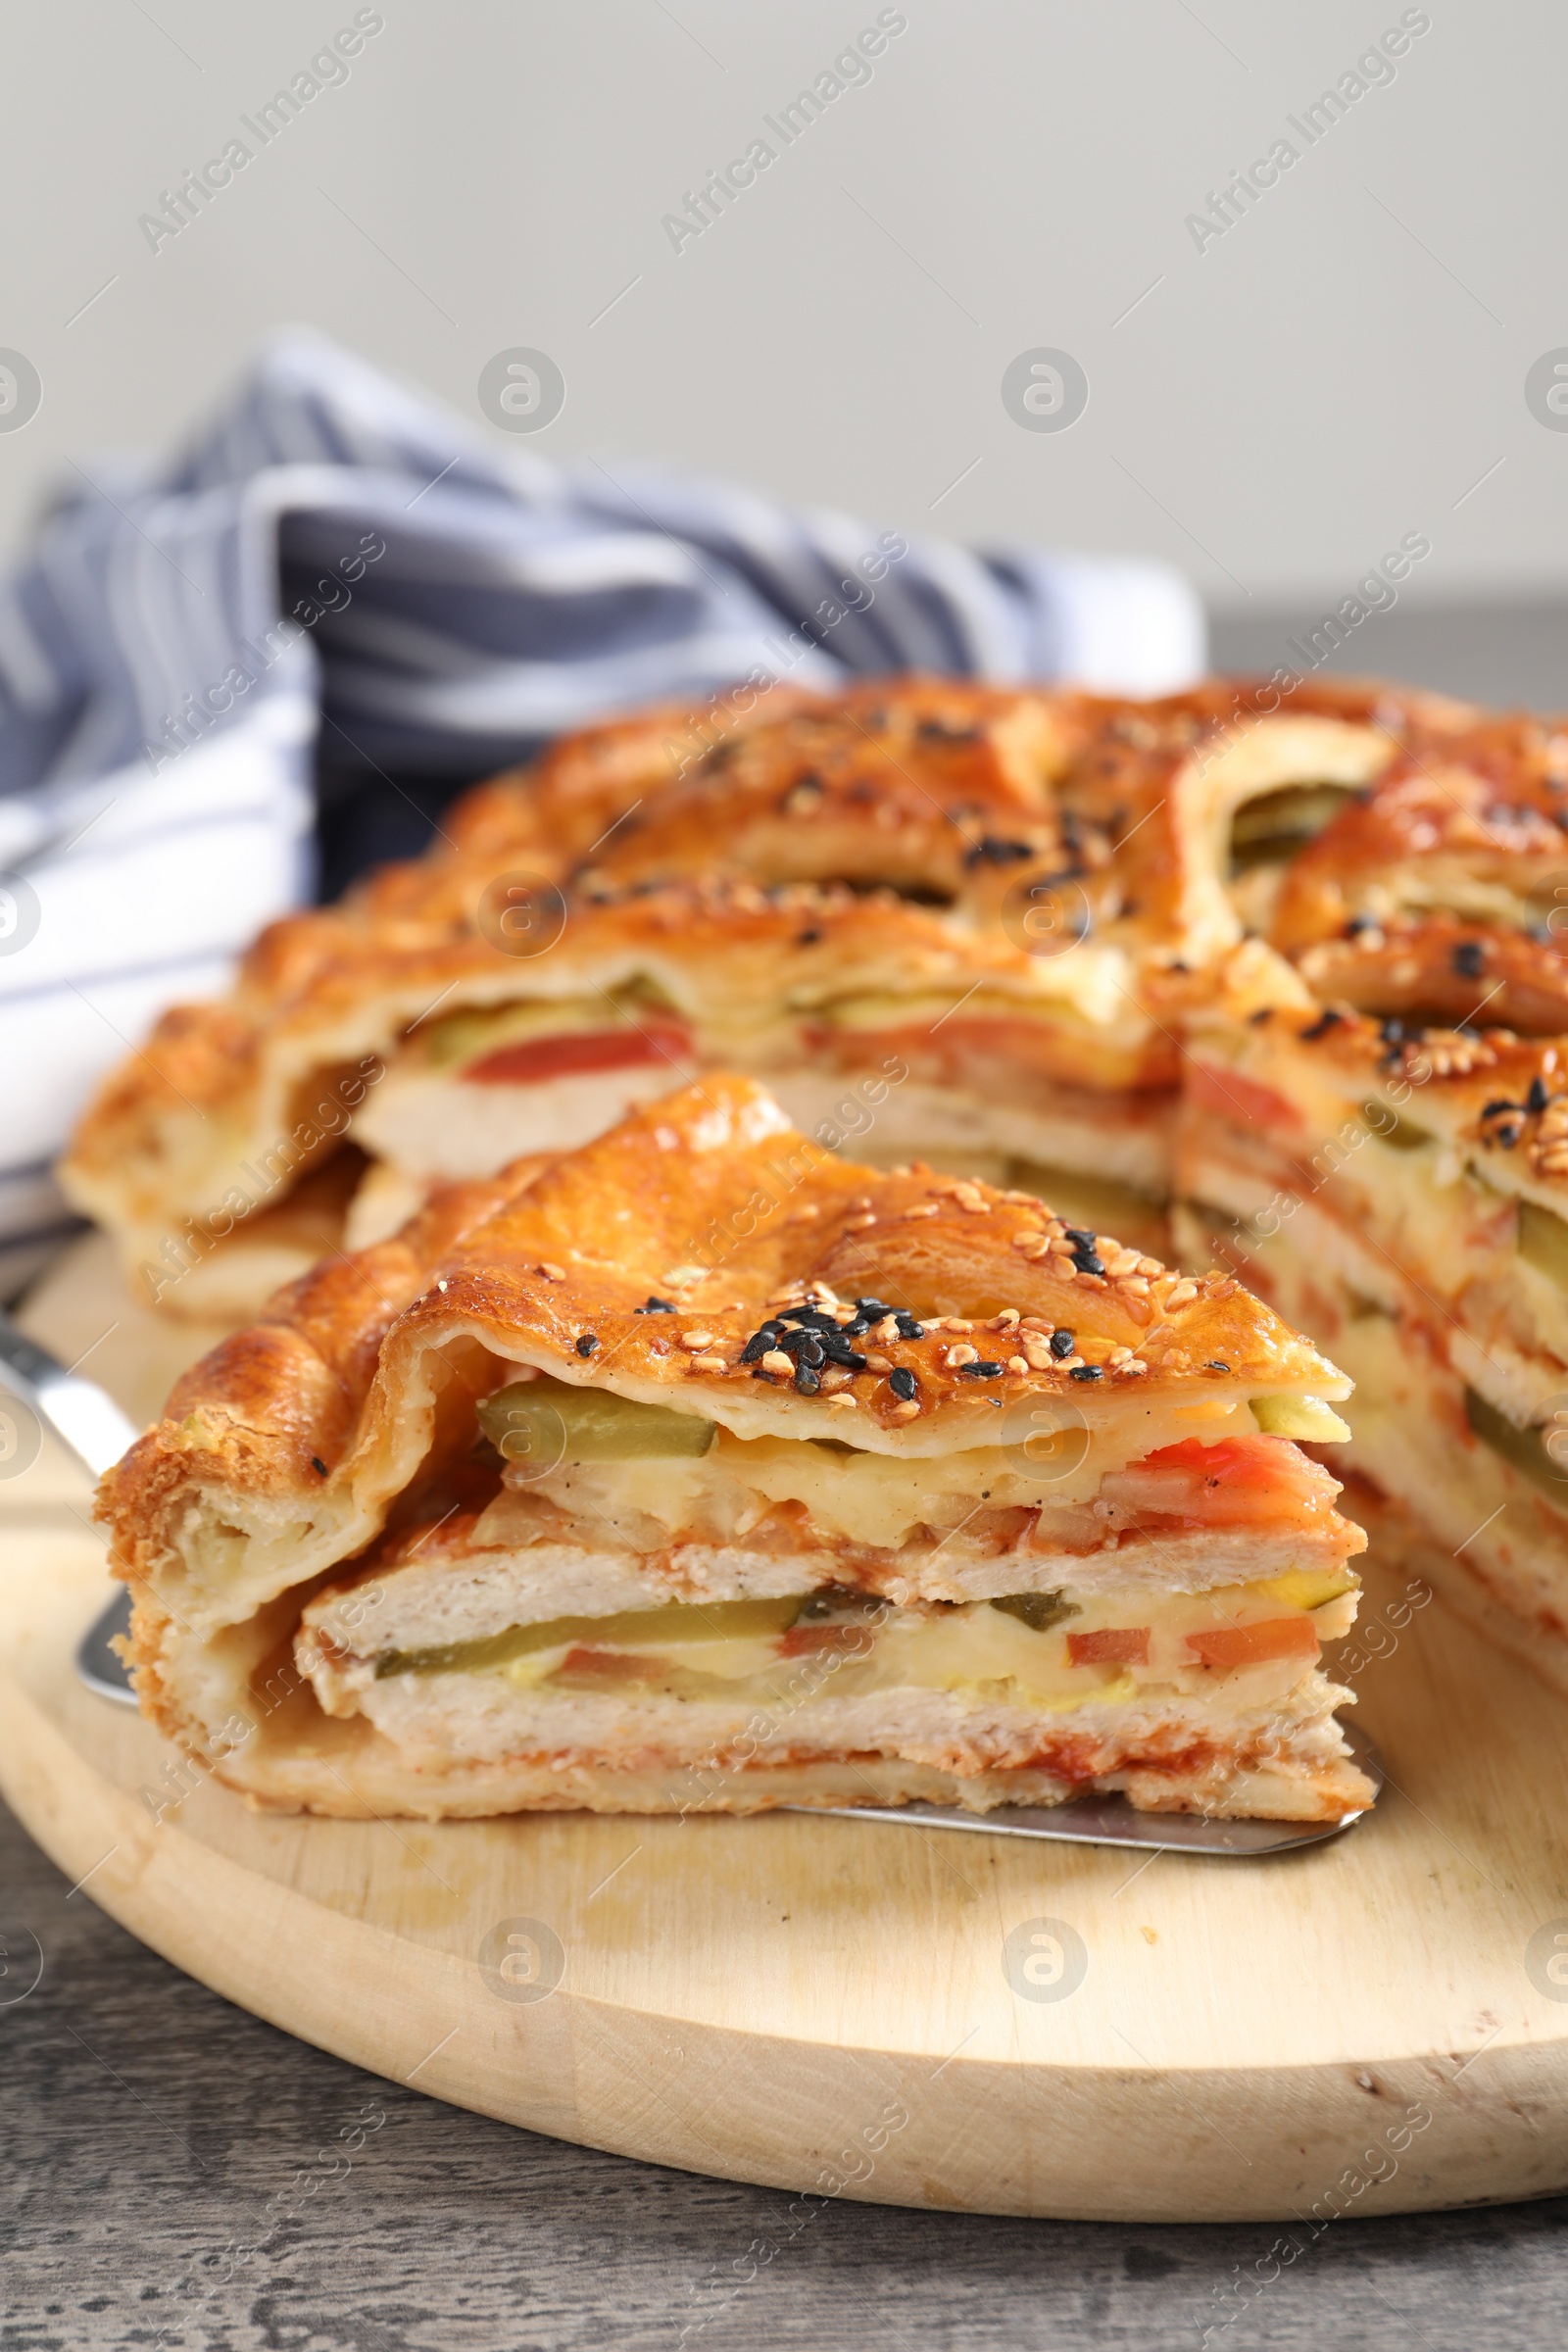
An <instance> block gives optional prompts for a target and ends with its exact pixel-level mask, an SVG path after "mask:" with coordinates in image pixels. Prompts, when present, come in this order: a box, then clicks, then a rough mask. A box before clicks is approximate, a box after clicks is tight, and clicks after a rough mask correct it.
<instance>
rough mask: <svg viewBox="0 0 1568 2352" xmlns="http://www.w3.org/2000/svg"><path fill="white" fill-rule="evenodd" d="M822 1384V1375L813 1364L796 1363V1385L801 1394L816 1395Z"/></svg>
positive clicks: (804, 1395) (805, 1395)
mask: <svg viewBox="0 0 1568 2352" xmlns="http://www.w3.org/2000/svg"><path fill="white" fill-rule="evenodd" d="M821 1386H822V1375H821V1373H820V1372H818V1371H817V1369H816V1367H815V1366H814V1365H813V1364H797V1365H796V1367H795V1387H796V1390H797V1393H798V1394H799V1395H800V1396H802V1397H814V1396H815V1395H816V1392H817V1390H818V1389H819V1388H820V1387H821Z"/></svg>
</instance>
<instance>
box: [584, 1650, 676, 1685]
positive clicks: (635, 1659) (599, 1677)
mask: <svg viewBox="0 0 1568 2352" xmlns="http://www.w3.org/2000/svg"><path fill="white" fill-rule="evenodd" d="M556 1672H557V1674H558V1676H559V1677H560V1678H561V1679H562V1680H563V1681H565V1680H567V1679H568V1678H569V1679H572V1680H579V1679H580V1680H581V1681H583V1682H595V1683H649V1682H657V1681H658V1680H659V1679H660V1677H661V1676H662V1675H665V1674H667V1673H668V1672H669V1660H668V1659H667V1658H661V1657H657V1656H655V1655H654V1653H653V1652H652V1651H649V1650H639V1651H637V1652H636V1654H635V1655H633V1654H632V1653H631V1652H629V1651H627V1650H619V1649H583V1648H576V1649H568V1650H567V1652H566V1654H565V1656H564V1658H563V1659H562V1661H561V1664H560V1666H559V1667H558V1668H557V1669H556Z"/></svg>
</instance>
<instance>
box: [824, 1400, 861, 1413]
mask: <svg viewBox="0 0 1568 2352" xmlns="http://www.w3.org/2000/svg"><path fill="white" fill-rule="evenodd" d="M828 1402H829V1404H836V1405H838V1406H840V1407H843V1406H844V1405H846V1404H847V1405H848V1406H849V1408H850V1410H851V1411H852V1412H855V1411H858V1406H857V1404H856V1401H855V1398H854V1397H829V1398H828Z"/></svg>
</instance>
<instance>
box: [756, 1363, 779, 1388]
mask: <svg viewBox="0 0 1568 2352" xmlns="http://www.w3.org/2000/svg"><path fill="white" fill-rule="evenodd" d="M752 1378H753V1379H754V1380H765V1381H766V1383H767V1385H768V1387H769V1388H770V1389H776V1388H777V1387H778V1382H779V1376H778V1374H777V1373H776V1372H764V1371H763V1370H762V1367H761V1365H760V1364H754V1365H753V1366H752Z"/></svg>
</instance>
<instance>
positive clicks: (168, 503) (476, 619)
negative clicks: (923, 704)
mask: <svg viewBox="0 0 1568 2352" xmlns="http://www.w3.org/2000/svg"><path fill="white" fill-rule="evenodd" d="M1203 650H1204V641H1203V622H1202V616H1201V610H1200V608H1199V605H1198V602H1197V599H1196V597H1195V596H1194V594H1193V591H1192V590H1191V588H1190V587H1189V586H1188V584H1187V583H1186V581H1185V580H1183V579H1182V578H1181V577H1180V576H1179V575H1178V574H1176V573H1174V572H1172V571H1170V570H1168V569H1167V568H1166V567H1164V566H1163V565H1160V564H1145V563H1133V562H1127V561H1122V560H1112V559H1095V558H1086V557H1077V556H1055V555H1046V554H1043V553H1041V552H1039V551H1037V550H1034V549H1029V548H1021V549H1008V550H1005V551H1004V552H1001V553H994V554H989V555H984V556H982V555H976V554H972V553H970V552H968V551H966V550H965V549H963V548H960V547H956V546H955V545H953V544H952V543H951V542H948V541H944V540H939V539H908V540H906V539H905V538H904V537H903V535H902V534H901V533H899V532H897V531H887V532H880V533H877V532H872V531H871V530H869V529H868V528H867V527H866V526H864V525H862V524H860V523H858V522H856V521H854V520H853V519H852V518H850V517H849V516H846V515H838V514H832V513H823V512H809V513H804V512H797V511H793V510H790V509H787V508H783V507H779V506H776V505H774V504H773V503H771V502H770V501H769V500H767V499H764V498H761V497H759V496H757V495H755V494H753V493H750V492H747V491H744V490H737V489H735V488H732V487H730V486H728V485H726V484H722V483H717V484H715V483H711V482H705V481H693V480H690V479H687V478H685V477H682V476H678V475H676V474H673V473H668V472H661V471H655V470H652V469H650V468H648V467H646V466H635V467H634V466H621V465H619V464H610V463H602V462H600V461H598V460H595V459H585V460H578V461H574V462H573V463H571V464H569V465H559V464H553V463H551V462H550V461H548V460H545V459H542V458H539V457H537V456H535V455H534V454H533V453H532V452H531V451H525V452H521V453H516V452H514V451H512V450H506V451H498V450H497V449H496V448H495V446H494V445H493V444H492V443H491V442H489V441H487V440H486V439H484V438H483V437H482V436H481V434H480V433H479V431H478V430H477V429H474V430H469V429H468V428H467V427H466V425H465V424H464V423H462V422H461V421H460V420H459V419H457V418H455V417H453V416H451V415H450V414H449V413H448V412H446V411H444V410H443V409H441V408H440V407H438V406H437V405H435V404H434V403H431V402H429V401H426V400H423V399H421V398H419V397H418V396H417V394H415V393H413V392H411V391H408V390H406V389H404V388H403V387H401V386H399V385H397V384H395V383H393V382H391V381H389V380H388V378H386V377H385V376H383V375H380V374H378V373H377V372H376V371H375V370H374V369H372V368H368V367H367V366H365V365H364V364H363V363H362V362H360V361H359V360H357V359H355V358H354V357H352V356H351V355H350V354H349V353H347V352H344V351H341V350H339V349H337V348H336V347H335V346H334V345H332V344H331V343H329V342H327V341H325V340H324V339H323V338H321V337H319V336H318V335H315V334H307V333H303V332H290V333H287V334H283V335H280V336H279V337H278V338H276V339H275V340H274V341H273V342H272V343H271V344H270V346H269V347H268V348H267V349H266V351H265V352H264V353H263V355H262V358H261V360H260V362H259V363H258V365H257V366H256V368H254V370H253V371H252V373H251V374H250V375H249V377H248V378H247V379H246V380H245V382H244V383H243V384H242V386H241V387H240V389H239V391H238V392H237V394H236V395H235V397H234V398H233V399H232V400H231V401H230V402H229V403H228V404H227V406H226V407H225V408H224V409H223V410H222V411H221V413H220V414H219V415H218V417H217V418H216V420H214V421H212V422H211V423H209V424H208V425H207V426H206V427H205V428H204V429H202V430H200V431H199V432H197V433H196V434H195V436H194V437H193V438H192V439H191V441H190V442H189V443H188V445H187V446H186V447H185V449H184V450H183V452H182V453H181V454H179V455H178V456H176V457H175V458H174V459H173V461H172V463H168V464H165V465H161V466H147V467H145V468H142V469H139V470H138V469H131V468H127V467H125V466H118V467H115V468H111V467H108V466H91V467H90V468H87V469H82V468H76V469H74V471H73V482H72V486H71V487H70V489H69V491H68V493H67V494H66V495H65V496H64V498H63V499H62V501H61V503H60V504H59V505H58V506H57V507H56V508H55V510H54V511H53V513H52V514H51V515H50V516H49V518H48V519H47V520H46V521H45V523H44V524H43V526H42V528H41V529H40V531H39V533H38V537H37V541H36V544H35V546H34V547H33V548H32V550H31V551H30V553H29V554H28V555H27V556H26V558H25V561H24V562H23V563H22V564H20V565H19V566H18V567H17V568H16V569H14V570H13V571H12V572H11V573H10V575H9V576H8V577H6V578H4V579H3V580H0V1077H3V1091H0V1101H3V1102H4V1103H5V1106H6V1114H7V1115H6V1117H5V1120H4V1124H3V1127H0V1295H5V1294H6V1293H8V1292H13V1291H14V1290H15V1289H16V1287H17V1286H18V1284H19V1283H20V1282H21V1280H22V1279H23V1278H24V1277H25V1274H26V1273H27V1272H28V1271H29V1270H30V1268H31V1267H32V1266H34V1265H35V1264H37V1263H39V1262H41V1259H42V1257H43V1256H44V1255H45V1254H46V1253H47V1251H48V1250H49V1249H50V1248H51V1247H52V1246H53V1244H54V1242H55V1241H56V1240H57V1239H58V1238H59V1236H60V1234H61V1233H62V1232H63V1231H64V1230H65V1229H66V1228H67V1226H68V1224H69V1221H70V1220H69V1219H68V1218H67V1216H66V1214H65V1211H64V1208H63V1205H62V1203H61V1201H60V1198H59V1196H58V1194H57V1193H56V1191H55V1189H54V1185H53V1181H52V1178H51V1176H50V1172H49V1170H50V1163H51V1160H52V1159H53V1157H54V1155H55V1153H56V1152H58V1151H59V1149H60V1147H61V1145H62V1144H63V1143H64V1141H65V1139H66V1136H67V1134H68V1132H69V1130H70V1128H71V1125H72V1123H73V1120H74V1118H75V1116H76V1114H77V1112H78V1111H79V1110H80V1108H81V1106H82V1103H83V1102H84V1101H85V1099H86V1096H87V1093H88V1091H89V1089H90V1088H91V1086H92V1085H93V1083H94V1081H95V1080H96V1079H97V1078H99V1077H100V1076H101V1075H102V1073H103V1072H104V1071H105V1070H106V1069H107V1068H109V1067H110V1065H111V1064H113V1063H114V1062H115V1061H117V1060H119V1059H120V1058H121V1056H122V1055H123V1054H126V1053H127V1052H129V1051H131V1050H132V1049H134V1047H135V1046H136V1044H137V1042H138V1040H139V1039H140V1038H141V1037H142V1036H143V1035H144V1034H145V1032H146V1030H147V1028H148V1026H149V1025H150V1023H151V1022H152V1021H153V1020H154V1019H155V1017H156V1016H157V1014H158V1013H159V1012H160V1011H161V1010H162V1009H163V1008H164V1006H166V1005H170V1004H172V1003H173V1002H174V1001H175V1000H176V999H180V998H189V997H193V996H203V995H208V994H211V993H212V992H213V991H215V990H217V989H219V988H221V986H222V985H223V982H224V979H225V976H226V975H227V973H228V972H229V971H230V969H231V968H232V963H233V958H234V956H235V955H236V953H237V952H238V951H240V950H241V949H243V947H244V946H245V945H246V943H247V942H248V941H249V940H250V939H251V938H252V937H253V936H254V934H255V933H256V932H257V931H258V930H259V929H260V927H261V926H262V924H264V923H265V922H267V921H269V920H270V918H271V917H272V916H273V915H276V914H278V913H279V912H281V911H282V910H283V909H284V908H285V907H290V906H293V905H295V904H297V903H298V902H299V901H300V900H301V899H305V898H309V897H310V896H311V895H312V894H313V892H314V891H317V890H318V889H319V888H320V887H322V886H323V884H324V887H325V888H326V889H327V890H329V891H330V890H335V889H336V888H337V887H339V886H340V885H341V883H342V882H343V881H344V880H345V879H347V878H348V876H349V875H350V874H351V873H352V872H353V871H355V870H357V869H358V867H360V866H362V865H363V864H365V863H367V862H369V861H370V860H372V859H373V858H377V857H383V856H392V855H398V854H402V853H406V852H408V851H412V850H414V849H416V848H417V847H418V846H419V844H420V843H421V841H422V839H423V837H424V835H425V834H426V832H427V831H428V829H429V824H430V819H431V815H432V812H433V811H435V810H437V809H439V808H440V807H441V805H442V803H443V802H444V801H445V800H446V799H447V798H449V797H450V796H451V794H452V792H453V791H455V790H457V789H459V788H460V787H461V786H462V785H464V784H466V783H467V782H470V781H472V780H473V779H474V778H476V777H478V776H481V775H484V774H486V773H487V772H489V771H490V770H491V769H493V768H496V767H500V766H502V765H504V764H506V763H507V762H509V761H512V760H517V759H519V758H521V757H523V756H524V755H526V754H527V753H529V752H530V751H532V750H533V749H535V748H536V747H537V746H538V745H539V744H540V743H541V742H542V741H543V740H545V739H546V738H548V737H549V736H551V735H554V734H557V733H559V732H560V731H561V730H562V729H564V728H568V727H574V726H577V725H579V724H582V723H584V722H586V721H588V720H590V719H593V718H596V717H598V716H601V715H603V714H604V713H606V712H610V711H616V710H623V709H627V708H630V707H633V706H635V705H637V704H639V703H642V702H645V701H649V700H652V699H654V698H656V697H662V696H666V695H676V694H691V695H693V696H694V697H695V696H704V695H707V694H709V693H711V692H712V691H714V690H716V689H717V688H720V687H722V686H724V685H725V684H727V683H729V682H731V681H733V680H735V679H737V678H740V677H742V676H744V675H746V673H748V672H751V671H761V672H763V673H765V674H766V675H768V676H776V677H782V676H786V675H787V676H790V677H793V678H795V679H797V680H799V681H800V682H801V683H803V684H808V685H822V686H831V685H832V684H834V683H835V682H837V681H840V680H842V679H843V678H845V677H846V676H848V675H851V674H855V673H866V672H875V671H881V670H890V669H900V668H911V667H918V668H926V669H938V670H951V671H956V672H961V673H966V674H970V675H976V676H981V677H991V678H997V679H1014V678H1056V677H1071V678H1074V679H1078V680H1082V681H1084V682H1086V683H1089V684H1095V685H1103V686H1106V687H1111V688H1120V689H1123V690H1126V691H1130V692H1149V693H1154V692H1159V691H1162V690H1164V689H1167V688H1171V687H1175V686H1179V685H1181V684H1184V683H1185V682H1186V681H1187V680H1188V679H1190V678H1191V677H1193V676H1194V675H1196V674H1197V673H1198V672H1199V671H1200V670H1201V666H1202V661H1203Z"/></svg>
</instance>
